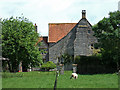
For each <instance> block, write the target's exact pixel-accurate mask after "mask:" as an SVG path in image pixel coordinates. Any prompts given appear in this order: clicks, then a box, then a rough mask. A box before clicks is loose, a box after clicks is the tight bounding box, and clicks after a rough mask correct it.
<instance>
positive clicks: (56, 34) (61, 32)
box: [48, 23, 77, 43]
mask: <svg viewBox="0 0 120 90" xmlns="http://www.w3.org/2000/svg"><path fill="white" fill-rule="evenodd" d="M76 24H77V23H49V37H48V42H49V43H54V42H57V41H59V40H60V39H62V38H63V37H64V36H66V35H67V34H68V33H69V32H70V31H71V30H72V28H73V27H74V26H75V25H76Z"/></svg>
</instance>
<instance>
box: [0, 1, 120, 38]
mask: <svg viewBox="0 0 120 90" xmlns="http://www.w3.org/2000/svg"><path fill="white" fill-rule="evenodd" d="M119 1H120V0H0V18H2V19H5V18H10V17H11V16H13V17H19V16H21V15H22V14H23V16H24V17H26V18H27V19H29V20H30V21H31V22H33V24H35V23H36V24H37V26H38V33H39V34H40V35H42V36H48V33H49V32H48V30H49V25H48V24H49V23H77V22H78V21H79V20H80V19H81V17H82V14H81V12H82V10H86V17H87V20H88V21H89V22H90V23H91V24H92V25H94V24H96V23H97V22H99V21H100V20H102V19H103V18H104V17H108V13H109V12H114V11H117V10H118V2H119Z"/></svg>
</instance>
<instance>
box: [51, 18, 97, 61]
mask: <svg viewBox="0 0 120 90" xmlns="http://www.w3.org/2000/svg"><path fill="white" fill-rule="evenodd" d="M96 41H97V40H96V38H95V37H93V31H92V28H91V24H90V23H89V22H88V21H87V19H86V18H84V19H81V20H80V21H79V22H78V23H77V24H76V26H75V27H74V28H73V29H72V30H71V31H70V32H69V33H68V34H67V35H66V36H65V37H64V38H62V39H61V40H59V41H58V42H57V43H55V44H53V45H50V46H49V61H53V62H54V63H57V62H58V57H60V56H61V55H62V54H64V53H67V54H69V55H73V56H74V57H75V56H77V55H85V56H87V55H90V54H92V50H91V48H90V47H91V44H94V43H95V42H96Z"/></svg>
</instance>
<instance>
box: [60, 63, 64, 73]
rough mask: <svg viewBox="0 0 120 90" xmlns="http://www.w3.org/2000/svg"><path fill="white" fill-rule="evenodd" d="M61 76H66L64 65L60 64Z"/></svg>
mask: <svg viewBox="0 0 120 90" xmlns="http://www.w3.org/2000/svg"><path fill="white" fill-rule="evenodd" d="M60 74H61V75H62V74H64V64H60Z"/></svg>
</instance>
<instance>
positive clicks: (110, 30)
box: [93, 11, 120, 69]
mask: <svg viewBox="0 0 120 90" xmlns="http://www.w3.org/2000/svg"><path fill="white" fill-rule="evenodd" d="M93 30H94V32H95V36H96V37H97V38H98V44H99V46H100V47H101V52H102V56H103V59H104V62H106V63H107V64H110V63H111V62H115V63H116V66H117V69H120V11H115V12H110V13H109V17H107V18H105V17H104V18H103V19H102V20H101V21H99V22H98V23H97V24H96V25H94V26H93Z"/></svg>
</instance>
